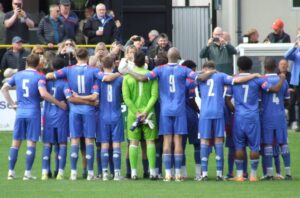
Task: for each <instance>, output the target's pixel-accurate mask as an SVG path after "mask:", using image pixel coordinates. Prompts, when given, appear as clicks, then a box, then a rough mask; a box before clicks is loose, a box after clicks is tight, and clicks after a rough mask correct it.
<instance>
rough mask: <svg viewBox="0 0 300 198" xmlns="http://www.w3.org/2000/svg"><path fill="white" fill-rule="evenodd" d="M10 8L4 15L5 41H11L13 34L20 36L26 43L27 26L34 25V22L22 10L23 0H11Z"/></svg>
mask: <svg viewBox="0 0 300 198" xmlns="http://www.w3.org/2000/svg"><path fill="white" fill-rule="evenodd" d="M12 8H13V10H12V11H10V12H8V13H6V14H5V17H4V27H5V28H6V31H5V43H6V44H9V43H11V42H12V38H13V37H15V36H20V37H21V38H22V39H23V40H24V42H25V43H26V42H28V39H29V28H33V27H34V22H33V20H32V19H31V17H30V16H29V14H28V13H27V12H25V11H24V10H23V0H12Z"/></svg>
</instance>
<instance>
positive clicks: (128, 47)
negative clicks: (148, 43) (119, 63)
mask: <svg viewBox="0 0 300 198" xmlns="http://www.w3.org/2000/svg"><path fill="white" fill-rule="evenodd" d="M131 49H133V50H135V51H137V49H136V47H135V46H134V45H128V46H127V47H126V50H125V54H128V52H129V50H131Z"/></svg>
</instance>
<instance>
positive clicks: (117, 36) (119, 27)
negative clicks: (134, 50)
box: [107, 10, 123, 43]
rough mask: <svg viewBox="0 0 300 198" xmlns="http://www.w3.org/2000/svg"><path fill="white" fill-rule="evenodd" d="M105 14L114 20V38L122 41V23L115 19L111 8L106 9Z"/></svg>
mask: <svg viewBox="0 0 300 198" xmlns="http://www.w3.org/2000/svg"><path fill="white" fill-rule="evenodd" d="M107 15H108V16H110V17H112V18H113V19H114V21H115V24H116V33H115V39H116V40H117V41H118V42H120V43H123V36H122V23H121V21H120V20H119V19H116V16H115V13H114V11H113V10H109V11H107Z"/></svg>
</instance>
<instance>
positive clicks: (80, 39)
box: [76, 7, 94, 44]
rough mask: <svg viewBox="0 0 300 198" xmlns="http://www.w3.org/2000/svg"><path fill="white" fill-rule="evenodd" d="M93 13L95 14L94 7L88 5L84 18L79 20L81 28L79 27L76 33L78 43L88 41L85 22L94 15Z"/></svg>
mask: <svg viewBox="0 0 300 198" xmlns="http://www.w3.org/2000/svg"><path fill="white" fill-rule="evenodd" d="M93 15H94V9H93V7H88V8H85V9H84V19H83V20H81V21H80V22H79V29H78V30H79V31H78V32H77V35H76V43H79V44H86V43H87V42H88V38H87V36H85V35H84V34H83V27H84V24H85V23H86V22H87V21H88V20H89V19H91V18H92V17H93Z"/></svg>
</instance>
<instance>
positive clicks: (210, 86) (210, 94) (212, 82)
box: [207, 79, 215, 97]
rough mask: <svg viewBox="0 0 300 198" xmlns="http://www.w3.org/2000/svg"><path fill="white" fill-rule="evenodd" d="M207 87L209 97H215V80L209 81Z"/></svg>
mask: <svg viewBox="0 0 300 198" xmlns="http://www.w3.org/2000/svg"><path fill="white" fill-rule="evenodd" d="M207 86H209V90H208V96H209V97H211V96H215V93H213V88H214V80H213V79H209V80H207Z"/></svg>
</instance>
